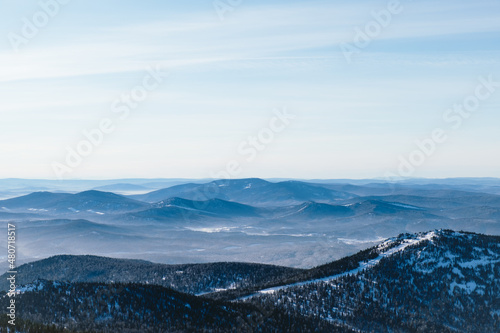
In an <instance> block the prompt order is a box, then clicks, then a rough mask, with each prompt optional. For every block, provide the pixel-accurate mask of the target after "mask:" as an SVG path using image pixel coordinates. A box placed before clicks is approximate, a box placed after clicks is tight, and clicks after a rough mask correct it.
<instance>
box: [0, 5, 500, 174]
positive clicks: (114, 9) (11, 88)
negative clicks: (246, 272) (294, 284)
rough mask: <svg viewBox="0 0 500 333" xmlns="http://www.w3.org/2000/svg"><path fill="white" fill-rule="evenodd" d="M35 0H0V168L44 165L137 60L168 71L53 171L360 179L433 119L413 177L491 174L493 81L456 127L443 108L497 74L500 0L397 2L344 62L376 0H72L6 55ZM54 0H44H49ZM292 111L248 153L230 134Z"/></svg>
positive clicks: (114, 92) (134, 79)
mask: <svg viewBox="0 0 500 333" xmlns="http://www.w3.org/2000/svg"><path fill="white" fill-rule="evenodd" d="M47 1H49V0H45V1H41V2H36V1H14V0H8V1H7V0H0V8H1V11H0V31H1V35H2V38H0V112H1V117H2V122H1V123H0V163H1V168H0V178H7V177H23V178H55V174H54V171H53V168H52V165H53V163H54V162H58V163H64V161H65V156H66V147H67V146H69V147H75V146H76V145H77V144H78V142H80V141H81V140H82V139H84V137H83V136H82V134H81V132H82V131H83V130H84V129H92V128H94V127H96V126H97V125H98V124H99V122H100V120H101V119H103V118H112V119H117V118H116V114H114V113H112V112H111V105H112V103H113V101H115V100H116V99H117V98H118V97H119V96H120V95H121V94H122V93H126V92H129V91H130V90H131V89H132V88H133V87H134V86H136V85H138V84H140V83H141V82H142V79H143V78H144V76H145V75H147V72H146V70H147V68H149V67H151V66H157V65H161V66H162V67H163V68H165V69H168V71H169V73H170V75H169V77H168V78H166V79H165V80H164V83H163V84H162V85H161V86H160V87H159V88H158V89H156V90H154V91H153V92H151V93H150V94H149V96H148V98H147V99H146V100H145V101H144V102H142V103H140V105H139V107H138V108H137V109H135V110H133V111H132V113H131V115H130V117H129V118H127V119H126V120H123V121H120V120H116V122H115V124H116V130H115V131H114V132H113V133H111V134H108V135H106V136H105V137H104V141H103V143H102V144H101V145H99V146H98V147H96V148H95V149H94V152H93V153H92V154H91V155H90V156H88V157H86V158H84V160H83V162H82V164H81V165H79V166H78V167H76V168H72V172H71V173H67V174H66V175H65V177H67V178H123V177H187V178H206V177H210V175H211V173H217V172H219V171H220V170H224V169H225V165H226V163H227V162H228V161H230V160H233V159H234V160H237V161H239V162H240V163H241V172H238V174H237V176H238V178H241V177H254V176H255V177H296V178H371V177H383V176H384V175H385V174H386V173H387V172H395V171H396V170H397V169H398V166H399V163H400V162H399V161H400V160H399V158H400V156H402V157H405V156H408V155H409V154H411V153H412V152H413V151H414V150H415V149H416V145H415V143H414V141H415V140H422V139H425V138H427V137H429V135H430V133H431V132H432V131H433V129H435V128H437V127H440V128H443V129H445V130H446V131H447V134H448V136H449V138H448V140H447V141H446V142H445V143H443V144H440V145H439V146H438V147H437V149H436V152H435V153H434V154H432V155H431V156H430V157H428V158H426V160H425V163H423V164H422V165H421V166H418V167H417V168H415V172H414V173H412V175H411V176H414V177H456V176H494V177H500V154H499V153H500V151H499V150H500V148H499V143H500V131H499V130H498V128H499V126H500V112H499V106H500V88H498V91H496V92H495V93H493V94H492V96H491V97H490V98H488V99H487V100H485V101H482V102H481V105H480V107H479V109H478V111H477V112H475V113H474V114H473V115H472V116H471V117H470V118H468V119H465V120H464V121H463V124H462V126H460V128H458V129H457V130H455V129H452V128H451V126H450V124H449V123H446V122H445V121H444V120H443V114H444V113H445V111H446V110H447V109H448V108H450V107H451V106H453V104H455V103H461V102H462V100H463V99H464V98H465V97H467V96H469V95H471V94H474V91H475V88H476V86H477V85H478V84H479V81H478V77H480V76H482V77H488V76H489V75H493V78H494V79H495V80H498V81H500V49H499V48H500V34H499V33H500V1H474V2H472V1H451V0H445V1H439V2H436V1H420V0H419V1H401V2H400V6H401V7H402V8H403V10H402V12H400V13H398V14H396V15H394V16H393V18H392V20H391V22H390V24H389V25H388V26H387V27H386V28H383V29H382V30H381V32H380V34H378V35H377V36H376V37H374V38H373V40H372V41H371V43H370V44H369V45H368V46H367V47H365V48H363V49H362V50H361V52H360V53H359V54H356V55H354V56H353V58H352V59H353V62H352V63H348V62H347V61H346V59H345V58H344V56H343V54H342V52H341V49H340V45H341V43H352V41H353V38H354V37H355V30H354V29H355V28H356V27H360V28H364V27H365V25H366V24H367V23H369V22H371V21H373V18H372V17H371V16H370V13H371V12H372V11H380V10H384V9H385V8H386V7H387V3H388V2H387V1H356V2H353V1H248V0H247V1H243V2H242V4H241V5H240V6H237V7H236V8H234V10H233V11H231V12H228V13H226V15H225V19H224V20H222V21H221V20H220V18H219V16H218V14H217V12H216V10H215V9H214V7H213V3H212V1H208V0H207V1H201V0H196V1H165V0H162V1H123V0H119V1H118V0H111V1H93V0H73V1H69V3H68V4H66V5H64V6H61V8H60V11H59V13H58V14H57V15H55V16H54V17H53V18H51V19H50V21H49V23H48V24H47V26H45V27H44V28H42V29H40V31H39V32H38V34H37V35H36V36H35V37H34V38H32V39H29V42H28V43H27V44H26V45H23V46H22V47H21V48H20V49H21V50H20V51H19V52H14V51H13V48H12V46H11V44H10V42H9V36H12V33H15V34H21V30H22V27H23V24H24V23H23V18H27V19H31V17H33V15H34V14H36V13H37V12H39V11H40V10H41V9H40V8H41V7H40V3H44V2H47ZM54 1H55V0H54ZM283 107H286V108H287V110H288V111H289V112H290V113H293V114H294V115H295V116H296V118H295V119H294V120H293V121H292V122H291V124H290V126H289V127H287V128H286V130H284V131H283V132H281V133H279V134H277V135H276V137H275V139H274V141H272V142H271V143H269V144H268V145H267V146H266V149H265V150H264V151H262V152H260V153H259V154H258V155H257V158H256V159H254V160H252V161H251V162H248V161H247V160H246V156H242V155H240V154H239V153H238V146H239V145H240V144H241V143H242V142H244V140H246V139H247V138H248V136H254V135H256V134H257V133H259V131H260V130H261V129H262V128H264V127H265V126H267V124H268V123H269V120H270V119H271V118H272V117H273V110H274V109H275V108H283Z"/></svg>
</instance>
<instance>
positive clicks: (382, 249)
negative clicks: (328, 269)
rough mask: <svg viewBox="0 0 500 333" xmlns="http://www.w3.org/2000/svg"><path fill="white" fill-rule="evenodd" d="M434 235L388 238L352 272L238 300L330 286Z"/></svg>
mask: <svg viewBox="0 0 500 333" xmlns="http://www.w3.org/2000/svg"><path fill="white" fill-rule="evenodd" d="M438 232H439V231H438ZM436 235H437V233H436V231H430V232H427V233H421V234H417V235H416V236H415V237H414V238H405V239H402V240H401V239H400V238H390V239H388V240H386V241H385V242H383V243H382V244H380V245H379V246H378V247H377V249H378V251H379V256H378V257H376V258H375V259H371V260H369V261H367V262H359V263H358V268H356V269H353V270H350V271H347V272H344V273H341V274H336V275H332V276H327V277H324V278H320V279H314V280H308V281H303V282H297V283H292V284H287V285H283V286H277V287H272V288H267V289H263V290H259V291H258V292H257V293H255V294H252V295H249V296H246V297H243V298H240V300H245V299H249V298H252V297H255V296H258V295H259V294H272V293H274V292H276V291H278V290H282V289H287V288H293V287H300V286H305V285H308V284H312V283H318V282H323V283H330V284H331V283H332V282H333V281H335V280H337V279H339V278H342V277H344V276H347V275H354V274H357V273H359V272H361V271H363V270H365V269H367V268H371V267H373V266H375V265H377V264H378V263H379V262H380V260H382V258H386V257H389V256H391V255H393V254H395V253H397V252H400V251H404V250H405V249H406V248H407V247H409V246H412V245H417V244H419V243H421V242H423V241H432V239H433V238H434V237H436ZM397 242H399V244H398V245H396V246H394V244H396V243H397Z"/></svg>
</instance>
